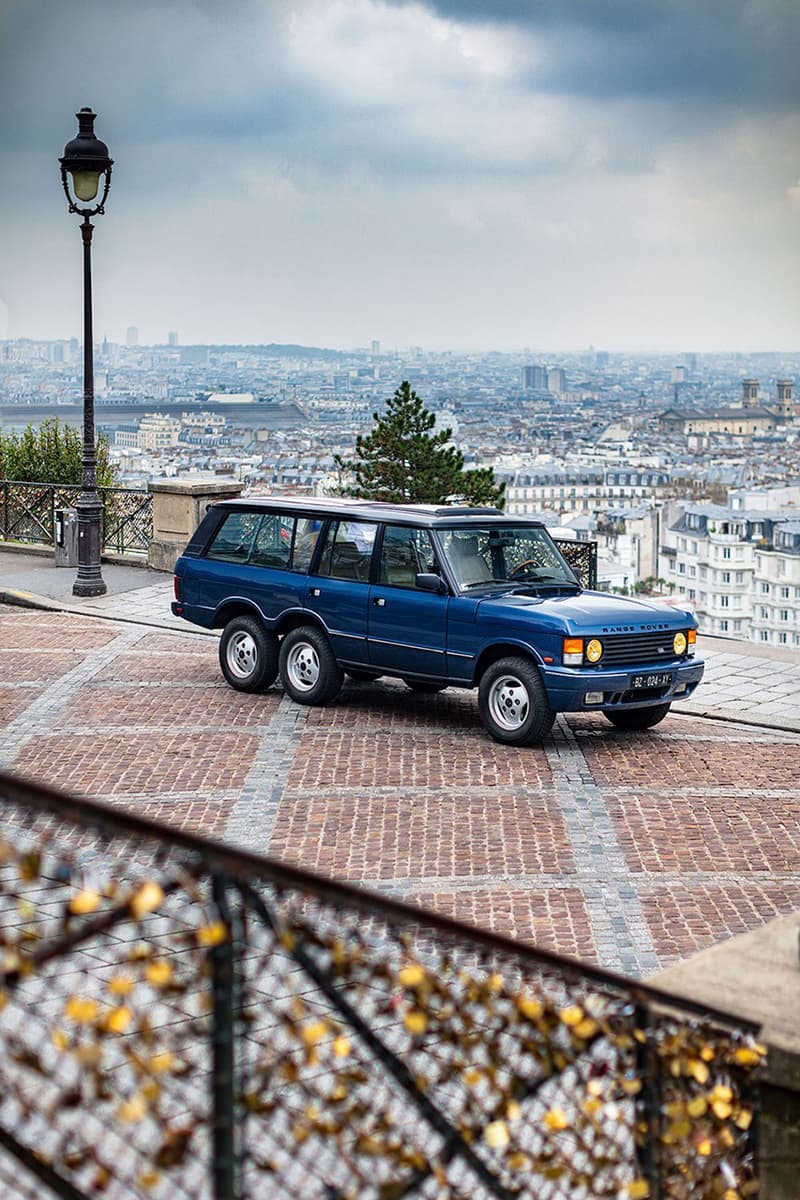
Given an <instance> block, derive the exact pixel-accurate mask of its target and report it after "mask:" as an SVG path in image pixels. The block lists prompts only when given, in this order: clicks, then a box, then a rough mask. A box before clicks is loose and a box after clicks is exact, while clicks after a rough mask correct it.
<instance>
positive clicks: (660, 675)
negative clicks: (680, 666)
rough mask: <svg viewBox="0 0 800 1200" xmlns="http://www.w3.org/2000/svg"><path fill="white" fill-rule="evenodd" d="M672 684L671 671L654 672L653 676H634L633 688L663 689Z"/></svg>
mask: <svg viewBox="0 0 800 1200" xmlns="http://www.w3.org/2000/svg"><path fill="white" fill-rule="evenodd" d="M671 683H672V672H671V671H654V672H653V673H652V675H634V676H633V678H632V679H631V687H632V688H662V687H668V686H669V684H671Z"/></svg>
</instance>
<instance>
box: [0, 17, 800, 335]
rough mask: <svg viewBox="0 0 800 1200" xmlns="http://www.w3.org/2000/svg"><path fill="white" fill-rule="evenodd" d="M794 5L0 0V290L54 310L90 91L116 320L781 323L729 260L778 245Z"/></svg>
mask: <svg viewBox="0 0 800 1200" xmlns="http://www.w3.org/2000/svg"><path fill="white" fill-rule="evenodd" d="M798 25H800V6H799V5H797V4H796V0H785V2H783V0H703V2H702V3H697V2H696V0H691V2H690V0H662V2H661V3H658V4H656V3H655V2H653V0H635V2H634V0H584V2H582V3H581V2H579V0H546V2H545V0H526V2H524V3H523V2H522V0H519V2H518V3H514V2H512V0H492V2H491V3H489V2H488V0H484V2H483V3H479V2H478V0H426V3H409V2H407V0H402V2H401V0H292V4H290V5H287V4H285V2H284V0H230V2H229V3H227V4H226V5H221V4H219V3H218V2H217V0H214V2H211V0H170V3H169V4H164V3H163V0H159V2H156V0H145V2H144V3H139V4H137V5H135V6H134V5H131V4H130V3H129V0H4V2H3V4H2V5H0V47H1V49H0V103H2V105H3V109H4V112H5V114H6V119H5V120H4V121H3V122H2V124H1V125H0V171H2V175H3V178H4V179H5V180H11V181H13V186H12V187H5V188H4V189H2V191H0V221H1V222H2V224H3V228H4V230H5V234H6V237H7V242H8V250H7V253H6V254H5V255H4V256H3V260H2V263H0V304H2V302H3V301H4V302H5V303H6V304H7V305H8V309H9V324H10V328H11V330H12V332H15V333H20V334H22V333H36V332H37V331H42V332H43V331H45V330H48V331H50V332H53V333H54V334H55V333H58V332H60V331H62V330H66V331H67V332H74V331H75V324H76V318H75V315H74V314H75V313H76V312H77V303H76V289H77V286H78V281H77V278H76V274H75V272H76V265H75V254H76V250H75V247H74V246H73V245H72V242H73V240H76V239H77V231H76V230H70V229H69V226H68V219H67V217H66V215H65V212H64V208H65V206H64V202H63V197H60V193H59V187H60V185H59V182H58V164H57V158H58V156H59V154H61V153H62V148H63V145H64V143H65V142H66V141H67V140H68V139H69V138H71V137H72V136H73V133H74V130H75V122H74V117H73V114H74V112H75V111H76V110H77V108H79V107H80V106H81V105H83V104H92V105H93V106H94V107H95V109H96V111H97V112H98V114H99V116H98V122H97V132H98V134H99V136H101V137H103V138H104V139H105V140H106V141H107V142H108V144H109V147H110V150H111V153H112V155H113V157H114V159H115V167H114V182H113V188H112V196H111V200H110V203H109V208H108V213H107V216H106V217H105V218H102V236H101V234H100V232H98V237H97V271H98V302H99V301H100V299H102V301H103V306H102V310H101V311H102V314H103V315H102V317H101V318H100V321H101V325H102V326H103V327H104V328H105V327H108V328H109V333H110V336H112V337H113V336H117V337H119V336H121V334H122V332H123V331H124V328H125V326H126V325H127V324H130V323H133V324H138V325H139V326H140V328H141V329H142V333H143V336H144V337H152V338H153V339H156V338H163V336H164V332H165V330H166V329H168V328H178V329H180V330H182V331H183V334H184V336H186V337H187V340H188V339H189V338H194V339H199V338H201V337H202V338H204V339H206V340H227V341H235V340H240V339H241V340H255V339H256V338H257V337H259V336H262V337H263V339H264V340H273V337H274V340H277V341H298V340H299V341H302V340H308V341H316V342H318V343H320V344H335V343H337V342H338V343H339V344H348V343H353V342H361V343H363V342H365V341H367V340H369V338H370V337H372V336H379V337H381V338H382V339H383V340H384V341H385V342H386V341H389V342H391V341H398V342H403V341H407V342H418V343H421V344H431V343H434V344H445V343H450V344H454V345H455V344H460V345H464V344H466V343H467V341H469V340H472V341H473V342H475V343H476V344H477V342H479V341H482V342H483V344H486V345H491V344H498V345H500V344H502V345H509V344H527V343H529V342H530V341H531V340H532V337H531V330H532V327H534V326H535V327H536V328H537V329H539V330H540V331H541V333H542V340H546V335H547V331H548V330H549V331H550V335H551V336H552V337H553V338H557V339H558V340H559V341H560V342H561V343H566V342H568V341H570V340H571V341H572V343H573V344H580V343H581V342H588V341H594V342H595V344H597V343H599V342H600V341H601V340H604V339H605V340H608V341H610V340H611V339H612V338H613V339H614V340H615V341H616V342H617V344H620V343H623V342H624V341H625V340H626V337H627V338H628V339H629V340H631V339H633V338H634V337H636V338H638V339H639V341H640V342H643V343H644V342H648V343H649V344H655V342H656V341H658V340H659V339H660V340H661V341H666V340H670V339H671V338H673V337H674V338H679V337H681V338H683V340H684V341H685V339H686V338H688V339H689V340H692V338H691V334H692V331H693V330H697V331H700V330H702V329H703V328H707V329H708V330H709V337H711V336H712V335H713V337H714V338H715V339H717V340H719V339H720V338H721V337H723V335H724V331H725V330H726V329H727V330H728V331H729V335H728V336H729V337H730V338H736V337H742V336H744V333H745V332H746V330H747V329H748V328H751V329H752V330H753V331H754V333H753V336H754V337H755V336H756V331H757V335H758V338H761V339H769V340H770V342H771V343H772V342H774V340H775V339H777V340H786V338H787V337H791V336H793V332H792V331H793V330H794V329H795V328H796V326H797V316H798V313H797V301H796V298H795V291H796V289H795V291H792V289H790V288H789V286H788V282H787V283H786V285H785V286H784V285H783V284H782V285H781V286H780V287H776V288H775V289H774V292H773V294H772V295H771V296H769V298H768V300H767V301H766V303H762V306H761V311H760V312H759V314H758V315H757V316H756V314H754V313H753V312H752V311H750V312H746V311H745V308H744V306H743V305H741V303H740V300H739V299H738V298H737V296H736V288H735V287H734V286H733V285H732V284H731V283H730V280H732V279H734V278H736V277H737V275H738V276H739V277H741V278H750V279H752V278H754V277H755V276H756V275H757V274H759V273H763V274H764V275H765V276H771V277H772V278H773V279H781V280H787V281H788V279H789V278H790V277H791V269H790V268H791V266H792V265H793V264H796V265H797V266H800V263H797V257H798V251H797V244H798V239H797V220H798V215H799V214H800V201H798V198H797V189H796V185H797V181H798V177H799V176H800V161H798V155H797V153H796V147H797V145H798V142H800V139H799V138H798V133H800V100H799V99H798V83H797V79H798V75H797V72H796V71H795V67H794V63H793V61H792V55H793V52H794V48H795V47H796V45H797V44H799V43H800V38H799V37H798V33H800V29H798ZM389 279H391V283H387V280H389ZM721 279H724V280H726V281H728V282H727V283H726V291H725V294H724V295H722V293H721V291H720V288H719V287H718V281H719V280H721ZM737 304H738V305H739V308H738V309H737ZM557 310H558V311H557ZM626 313H627V314H628V316H627V322H628V323H627V325H626V316H625V314H626ZM612 318H613V319H612ZM148 324H150V325H151V330H150V332H148ZM370 324H371V328H370V329H366V328H365V326H367V325H370ZM656 324H657V325H658V336H657V337H656V336H655V335H654V334H653V333H652V330H651V331H650V335H649V336H648V325H650V326H654V325H656ZM376 326H377V328H376ZM683 329H685V331H686V332H685V334H683V333H682V332H681V331H682V330H683ZM190 330H194V331H195V332H194V333H190ZM481 330H483V331H484V335H483V336H482V335H481ZM459 331H461V336H460V337H459ZM756 340H757V339H756ZM685 344H688V342H685ZM729 344H730V343H729Z"/></svg>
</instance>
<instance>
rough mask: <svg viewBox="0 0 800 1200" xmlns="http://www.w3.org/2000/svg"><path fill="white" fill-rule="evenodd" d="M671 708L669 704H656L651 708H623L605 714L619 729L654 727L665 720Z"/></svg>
mask: <svg viewBox="0 0 800 1200" xmlns="http://www.w3.org/2000/svg"><path fill="white" fill-rule="evenodd" d="M669 708H670V706H669V705H668V704H654V705H652V706H651V707H650V708H621V709H620V710H619V712H607V713H606V714H605V715H606V716H607V717H608V719H609V721H610V722H611V724H612V725H616V727H617V729H652V728H653V726H654V725H658V723H659V721H663V720H664V717H665V716H666V715H667V713H668V712H669Z"/></svg>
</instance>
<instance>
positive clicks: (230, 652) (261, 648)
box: [219, 617, 278, 692]
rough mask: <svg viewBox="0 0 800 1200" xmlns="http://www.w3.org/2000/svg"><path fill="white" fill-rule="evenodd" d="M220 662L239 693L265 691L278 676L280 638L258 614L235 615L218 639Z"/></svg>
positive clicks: (232, 685) (229, 680) (226, 676)
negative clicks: (261, 620)
mask: <svg viewBox="0 0 800 1200" xmlns="http://www.w3.org/2000/svg"><path fill="white" fill-rule="evenodd" d="M219 665H220V667H221V668H222V674H223V675H224V676H225V678H226V680H227V681H228V683H229V684H230V685H231V687H232V688H236V690H237V692H262V691H264V689H265V688H268V687H269V686H270V684H273V683H274V682H275V680H276V678H277V676H278V639H277V638H276V636H275V634H274V633H268V632H267V630H266V629H265V628H264V626H263V625H262V624H261V622H260V621H259V620H257V619H256V618H255V617H234V618H233V620H232V621H229V622H228V624H227V625H226V626H225V628H224V629H223V631H222V637H221V638H220V639H219Z"/></svg>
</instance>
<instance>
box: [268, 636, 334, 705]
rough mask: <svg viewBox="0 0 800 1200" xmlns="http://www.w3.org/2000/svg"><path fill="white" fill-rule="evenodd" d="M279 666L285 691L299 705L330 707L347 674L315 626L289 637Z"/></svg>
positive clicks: (324, 637) (286, 638) (282, 649)
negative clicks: (329, 704) (327, 705)
mask: <svg viewBox="0 0 800 1200" xmlns="http://www.w3.org/2000/svg"><path fill="white" fill-rule="evenodd" d="M279 664H280V673H281V682H282V683H283V686H284V689H285V690H286V692H287V693H288V694H289V695H290V696H291V697H292V699H293V700H296V701H297V703H298V704H328V703H329V702H330V701H331V700H333V698H334V697H335V696H337V695H338V694H339V691H340V689H341V686H342V682H343V680H344V671H343V670H342V668H341V667H340V666H339V664H338V663H337V661H336V658H335V656H334V653H333V650H332V649H331V645H330V642H329V641H328V639H327V638H326V636H325V634H324V633H323V632H322V630H320V629H316V628H315V627H314V626H313V625H302V626H301V627H300V628H299V629H293V630H292V631H291V633H287V635H286V637H285V638H284V639H283V641H282V642H281V652H280V659H279Z"/></svg>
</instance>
